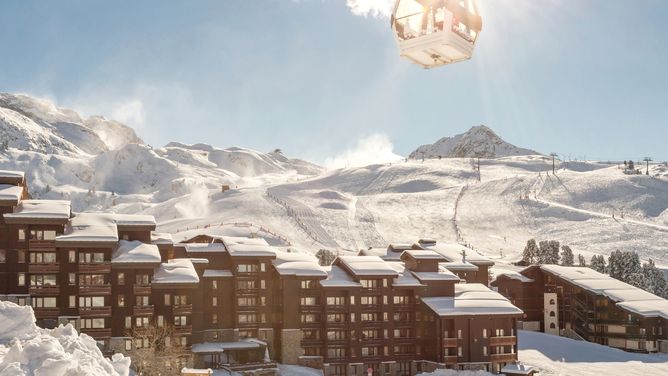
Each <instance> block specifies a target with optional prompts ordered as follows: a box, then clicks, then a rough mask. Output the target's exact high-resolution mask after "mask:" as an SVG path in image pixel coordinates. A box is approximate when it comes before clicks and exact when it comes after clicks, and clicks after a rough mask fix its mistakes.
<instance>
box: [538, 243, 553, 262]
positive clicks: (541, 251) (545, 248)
mask: <svg viewBox="0 0 668 376" xmlns="http://www.w3.org/2000/svg"><path fill="white" fill-rule="evenodd" d="M548 253H550V244H549V243H548V242H547V240H541V241H540V243H538V254H537V255H536V263H538V264H546V262H545V260H547V254H548Z"/></svg>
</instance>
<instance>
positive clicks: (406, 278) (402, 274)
mask: <svg viewBox="0 0 668 376" xmlns="http://www.w3.org/2000/svg"><path fill="white" fill-rule="evenodd" d="M387 265H388V266H390V267H391V268H392V269H394V270H395V271H396V272H397V273H399V275H398V276H397V277H396V278H394V280H393V281H392V286H393V287H421V286H424V285H423V284H422V283H420V281H418V279H417V278H415V276H414V275H413V273H411V271H410V270H408V269H406V265H404V263H403V262H397V261H390V262H387Z"/></svg>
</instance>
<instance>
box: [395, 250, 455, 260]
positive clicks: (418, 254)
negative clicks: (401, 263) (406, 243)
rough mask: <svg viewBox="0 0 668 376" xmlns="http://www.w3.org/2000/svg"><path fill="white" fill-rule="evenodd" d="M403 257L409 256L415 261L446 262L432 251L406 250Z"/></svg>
mask: <svg viewBox="0 0 668 376" xmlns="http://www.w3.org/2000/svg"><path fill="white" fill-rule="evenodd" d="M403 254H405V255H408V256H410V257H411V258H414V259H416V260H432V261H439V262H442V261H446V259H445V258H444V257H443V256H442V255H441V254H439V253H436V252H434V251H432V250H413V249H411V250H408V251H404V253H403Z"/></svg>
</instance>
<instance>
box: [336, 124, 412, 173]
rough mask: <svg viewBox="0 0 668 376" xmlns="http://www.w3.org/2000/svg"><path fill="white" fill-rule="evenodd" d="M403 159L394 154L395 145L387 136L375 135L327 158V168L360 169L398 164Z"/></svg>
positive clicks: (362, 139) (364, 138)
mask: <svg viewBox="0 0 668 376" xmlns="http://www.w3.org/2000/svg"><path fill="white" fill-rule="evenodd" d="M403 158H404V157H402V156H400V155H397V154H395V153H394V145H393V144H392V142H391V141H390V138H389V137H388V136H387V135H385V134H380V133H375V134H372V135H369V136H366V137H363V138H361V139H359V140H357V142H356V143H355V146H354V147H352V148H350V149H348V150H346V151H344V152H342V153H339V154H338V155H336V156H335V157H331V158H327V159H326V160H325V166H326V167H327V168H329V169H336V168H345V167H360V166H368V165H371V164H382V163H390V162H396V161H399V160H401V159H403Z"/></svg>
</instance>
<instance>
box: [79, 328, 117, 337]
mask: <svg viewBox="0 0 668 376" xmlns="http://www.w3.org/2000/svg"><path fill="white" fill-rule="evenodd" d="M79 331H80V332H81V333H86V334H88V335H89V336H91V337H93V338H95V339H99V338H107V337H111V328H94V329H93V328H91V329H84V328H80V329H79Z"/></svg>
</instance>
